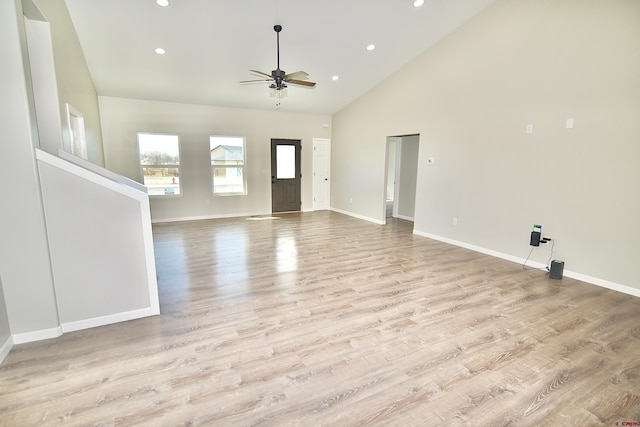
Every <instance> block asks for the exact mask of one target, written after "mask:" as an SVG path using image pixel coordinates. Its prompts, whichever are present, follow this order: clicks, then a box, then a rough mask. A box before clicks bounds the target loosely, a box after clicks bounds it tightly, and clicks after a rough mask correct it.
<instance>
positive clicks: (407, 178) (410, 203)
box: [398, 135, 420, 220]
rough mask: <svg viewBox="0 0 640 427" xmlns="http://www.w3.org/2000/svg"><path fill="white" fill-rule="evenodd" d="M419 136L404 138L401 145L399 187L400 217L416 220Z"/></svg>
mask: <svg viewBox="0 0 640 427" xmlns="http://www.w3.org/2000/svg"><path fill="white" fill-rule="evenodd" d="M419 142H420V137H419V136H418V135H411V136H403V137H402V143H401V144H400V148H401V154H400V162H401V163H400V171H399V172H400V173H399V181H400V183H399V185H398V216H399V217H400V218H405V219H408V220H414V214H415V209H416V181H417V174H418V151H419Z"/></svg>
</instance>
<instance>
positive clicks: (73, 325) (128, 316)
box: [61, 308, 157, 332]
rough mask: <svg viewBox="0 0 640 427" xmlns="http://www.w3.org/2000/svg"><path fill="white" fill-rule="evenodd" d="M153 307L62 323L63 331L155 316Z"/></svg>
mask: <svg viewBox="0 0 640 427" xmlns="http://www.w3.org/2000/svg"><path fill="white" fill-rule="evenodd" d="M154 314H157V313H154V312H153V308H141V309H139V310H132V311H125V312H122V313H115V314H108V315H106V316H100V317H93V318H91V319H84V320H77V321H75V322H67V323H63V324H62V325H61V328H62V332H73V331H79V330H82V329H89V328H95V327H97V326H104V325H111V324H113V323H119V322H126V321H128V320H134V319H140V318H142V317H149V316H153V315H154Z"/></svg>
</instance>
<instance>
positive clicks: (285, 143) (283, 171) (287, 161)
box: [271, 139, 302, 212]
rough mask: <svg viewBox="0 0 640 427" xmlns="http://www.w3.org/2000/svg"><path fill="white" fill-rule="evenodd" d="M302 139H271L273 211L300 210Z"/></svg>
mask: <svg viewBox="0 0 640 427" xmlns="http://www.w3.org/2000/svg"><path fill="white" fill-rule="evenodd" d="M301 177H302V175H301V173H300V140H297V139H272V140H271V207H272V209H271V210H272V211H273V212H291V211H299V210H300V207H301V204H302V203H301V199H300V179H301Z"/></svg>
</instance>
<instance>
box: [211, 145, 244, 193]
mask: <svg viewBox="0 0 640 427" xmlns="http://www.w3.org/2000/svg"><path fill="white" fill-rule="evenodd" d="M244 144H245V141H244V137H241V136H211V137H209V150H210V156H211V166H212V168H211V172H212V175H213V194H246V181H245V176H244V165H245V145H244Z"/></svg>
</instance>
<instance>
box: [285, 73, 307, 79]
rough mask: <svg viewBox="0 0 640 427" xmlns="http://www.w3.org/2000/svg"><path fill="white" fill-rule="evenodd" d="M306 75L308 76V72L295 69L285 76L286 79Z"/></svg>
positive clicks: (303, 77)
mask: <svg viewBox="0 0 640 427" xmlns="http://www.w3.org/2000/svg"><path fill="white" fill-rule="evenodd" d="M307 77H309V74H307V73H305V72H304V71H296V72H293V73H289V74H287V76H286V78H287V79H306V78H307Z"/></svg>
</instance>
